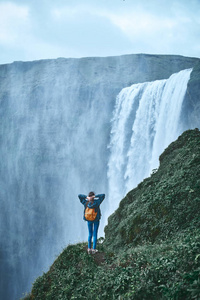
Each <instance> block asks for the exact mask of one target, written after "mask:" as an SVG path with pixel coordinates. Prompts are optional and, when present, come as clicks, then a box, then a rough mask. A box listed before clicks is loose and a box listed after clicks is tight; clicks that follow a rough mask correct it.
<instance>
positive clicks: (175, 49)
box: [0, 0, 200, 64]
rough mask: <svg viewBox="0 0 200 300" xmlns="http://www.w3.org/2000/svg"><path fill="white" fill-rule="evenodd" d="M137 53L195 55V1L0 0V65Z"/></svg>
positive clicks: (199, 46)
mask: <svg viewBox="0 0 200 300" xmlns="http://www.w3.org/2000/svg"><path fill="white" fill-rule="evenodd" d="M136 53H146V54H178V55H183V56H189V57H200V0H9V1H7V0H0V64H5V63H12V62H13V61H32V60H40V59H51V58H58V57H66V58H69V57H74V58H80V57H93V56H98V57H99V56H100V57H105V56H116V55H124V54H136Z"/></svg>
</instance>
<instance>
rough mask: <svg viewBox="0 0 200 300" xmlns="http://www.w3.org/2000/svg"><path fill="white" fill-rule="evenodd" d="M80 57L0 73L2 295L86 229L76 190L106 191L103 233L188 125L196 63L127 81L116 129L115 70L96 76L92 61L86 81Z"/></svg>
mask: <svg viewBox="0 0 200 300" xmlns="http://www.w3.org/2000/svg"><path fill="white" fill-rule="evenodd" d="M77 62H79V61H71V60H67V61H66V62H65V64H64V63H63V64H59V63H58V62H56V61H52V62H49V63H47V64H46V63H44V62H41V63H40V62H38V63H33V64H25V65H23V64H22V65H21V64H19V66H15V65H13V66H11V69H10V71H8V73H6V72H5V74H6V75H5V76H4V77H5V78H6V79H5V80H3V79H2V80H1V82H0V83H1V84H2V88H1V90H2V91H3V92H2V94H1V99H0V101H1V102H0V104H1V105H0V122H1V131H0V143H1V147H0V155H1V157H2V158H3V159H2V160H1V169H0V179H1V181H0V187H1V188H0V198H1V203H0V205H1V207H0V208H1V209H0V213H1V218H0V232H1V239H0V246H1V247H0V259H1V261H0V262H1V264H0V292H1V294H0V298H2V299H5V300H10V299H19V298H20V296H21V294H22V292H28V291H29V290H30V288H31V284H32V283H33V281H34V280H35V278H36V277H38V276H39V275H41V274H42V272H43V271H47V270H48V268H49V266H50V265H51V264H52V263H53V261H54V260H55V258H56V256H57V255H58V254H59V253H60V252H61V251H62V249H63V248H64V247H65V246H66V245H67V244H69V243H75V242H77V241H83V240H86V239H87V227H86V224H84V223H83V220H82V213H83V208H82V206H81V204H80V203H79V200H78V197H77V194H79V193H87V192H89V191H90V190H91V189H94V191H95V192H97V193H102V192H103V193H105V194H106V199H105V201H104V202H103V204H102V215H103V218H102V223H101V226H100V231H99V236H101V235H102V234H103V226H104V225H105V223H106V217H107V216H108V215H109V214H110V213H112V212H113V211H114V209H115V208H117V206H118V203H119V201H120V200H121V198H122V197H123V196H124V195H125V194H126V193H127V192H128V191H129V190H130V189H132V188H134V187H135V186H136V185H137V183H138V182H140V181H141V180H142V179H143V178H144V177H146V176H148V175H149V174H150V172H151V170H152V169H153V168H155V167H157V165H158V156H159V154H160V153H161V152H162V150H163V149H164V148H165V147H166V146H167V145H168V144H169V143H170V142H171V141H172V140H174V139H175V138H176V137H177V136H178V135H179V134H180V133H181V131H182V129H181V128H179V126H178V124H179V116H180V110H181V104H182V101H183V98H184V93H185V90H186V88H187V82H188V80H189V76H190V72H191V70H185V71H182V72H180V73H177V74H174V75H172V76H171V77H170V78H169V79H168V80H160V81H154V82H147V83H142V84H135V85H133V86H131V87H129V88H125V89H123V90H122V91H121V93H120V94H119V96H118V97H117V100H116V106H115V109H114V114H113V119H112V122H111V125H112V126H111V127H112V128H111V135H110V120H111V117H112V112H113V107H114V101H115V95H116V86H115V85H114V88H113V87H112V89H111V90H109V89H107V87H108V85H109V83H108V82H107V80H108V78H107V80H106V81H105V82H104V78H103V79H102V78H101V76H100V77H99V79H98V80H99V81H98V80H97V79H96V78H97V75H98V72H96V70H99V65H98V66H97V67H96V69H92V68H91V69H90V68H88V67H87V68H86V71H87V72H86V75H87V76H89V75H88V74H90V73H92V72H94V74H95V76H94V82H93V85H91V86H89V83H88V82H87V81H86V79H85V77H84V74H83V70H85V65H84V67H83V69H82V72H80V66H77V65H75V63H77ZM83 62H84V61H81V63H83ZM57 64H58V66H59V67H57ZM100 65H101V64H100ZM89 66H91V65H90V64H89ZM15 68H16V69H15ZM17 68H19V69H17ZM21 68H22V70H21ZM23 68H24V69H23ZM111 70H112V69H111ZM112 72H113V70H112ZM116 73H117V72H116ZM118 73H119V71H118ZM118 73H117V74H118ZM129 73H130V72H129ZM92 74H93V73H92ZM104 74H107V70H106V72H105V73H104ZM112 74H113V73H112ZM72 75H73V76H72ZM4 77H2V78H4ZM116 78H117V79H115V82H117V83H118V80H119V78H118V77H116ZM99 82H100V83H99ZM87 84H88V86H87ZM105 95H106V97H107V98H106V97H105ZM113 95H114V96H113ZM109 99H111V100H109ZM112 99H113V100H112ZM109 137H111V140H110V142H109ZM109 143H110V146H109V149H108V144H109ZM108 204H109V205H108ZM108 206H109V208H108ZM77 220H78V221H77Z"/></svg>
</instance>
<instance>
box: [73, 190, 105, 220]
mask: <svg viewBox="0 0 200 300" xmlns="http://www.w3.org/2000/svg"><path fill="white" fill-rule="evenodd" d="M78 197H79V199H80V202H81V203H82V204H83V205H84V207H85V209H86V203H87V202H88V200H87V199H86V198H87V196H86V195H82V194H80V195H78ZM104 198H105V194H99V195H95V198H94V203H91V202H89V203H88V207H89V208H95V210H96V211H97V216H96V219H95V220H94V221H88V222H97V221H99V220H100V219H101V210H100V207H99V206H100V204H101V203H102V201H103V200H104ZM85 209H84V214H83V220H85V221H87V220H86V219H85Z"/></svg>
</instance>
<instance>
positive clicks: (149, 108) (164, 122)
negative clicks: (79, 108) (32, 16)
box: [108, 69, 192, 214]
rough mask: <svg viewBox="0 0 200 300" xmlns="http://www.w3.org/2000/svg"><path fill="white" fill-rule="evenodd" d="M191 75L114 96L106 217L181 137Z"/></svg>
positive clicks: (135, 86)
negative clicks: (169, 146) (184, 102)
mask: <svg viewBox="0 0 200 300" xmlns="http://www.w3.org/2000/svg"><path fill="white" fill-rule="evenodd" d="M191 71H192V69H187V70H183V71H181V72H179V73H176V74H173V75H172V76H171V77H170V78H169V79H168V80H157V81H154V82H146V83H142V84H133V85H132V86H131V87H128V88H124V89H123V90H122V91H121V92H120V94H119V95H118V97H117V100H116V105H115V110H114V114H113V119H112V128H111V141H110V145H109V148H110V158H109V162H108V181H109V199H112V200H110V207H112V208H110V210H109V214H110V213H111V212H113V210H114V209H116V208H117V206H118V204H119V201H120V200H121V199H122V197H124V196H125V194H126V193H127V192H128V191H129V190H130V189H132V188H134V187H135V186H136V185H137V184H138V183H139V182H140V181H142V180H143V179H144V178H145V177H147V176H149V175H150V173H151V171H152V169H154V168H157V167H158V158H159V155H160V154H161V153H162V151H163V150H164V149H165V148H166V147H167V146H168V145H169V144H170V143H171V142H172V141H173V140H175V139H176V138H177V137H178V136H179V134H181V132H182V128H181V127H180V126H179V120H180V113H181V107H182V102H183V100H184V96H185V92H186V89H187V83H188V80H189V78H190V73H191Z"/></svg>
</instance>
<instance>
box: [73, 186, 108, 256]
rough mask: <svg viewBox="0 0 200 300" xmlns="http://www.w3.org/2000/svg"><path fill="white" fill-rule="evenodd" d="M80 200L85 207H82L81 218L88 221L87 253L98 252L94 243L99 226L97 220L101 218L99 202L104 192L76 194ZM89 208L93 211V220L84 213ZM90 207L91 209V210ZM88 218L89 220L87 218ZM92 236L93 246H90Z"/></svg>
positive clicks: (103, 196)
mask: <svg viewBox="0 0 200 300" xmlns="http://www.w3.org/2000/svg"><path fill="white" fill-rule="evenodd" d="M78 197H79V199H80V202H81V203H82V204H83V205H84V207H85V209H84V215H83V219H84V220H85V221H87V223H88V232H89V235H88V254H90V253H92V254H94V253H96V252H98V250H97V249H96V245H97V232H98V228H99V221H100V218H101V211H100V207H99V206H100V204H101V203H102V201H103V200H104V198H105V194H99V195H95V193H94V192H90V193H89V194H88V196H86V195H82V194H80V195H78ZM87 208H88V209H90V211H93V215H94V220H92V221H89V220H90V219H93V218H92V217H91V218H90V217H87V215H86V214H85V212H86V210H88V209H87ZM91 209H92V210H91ZM88 219H89V220H88ZM92 237H93V248H92V247H91V243H92Z"/></svg>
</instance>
